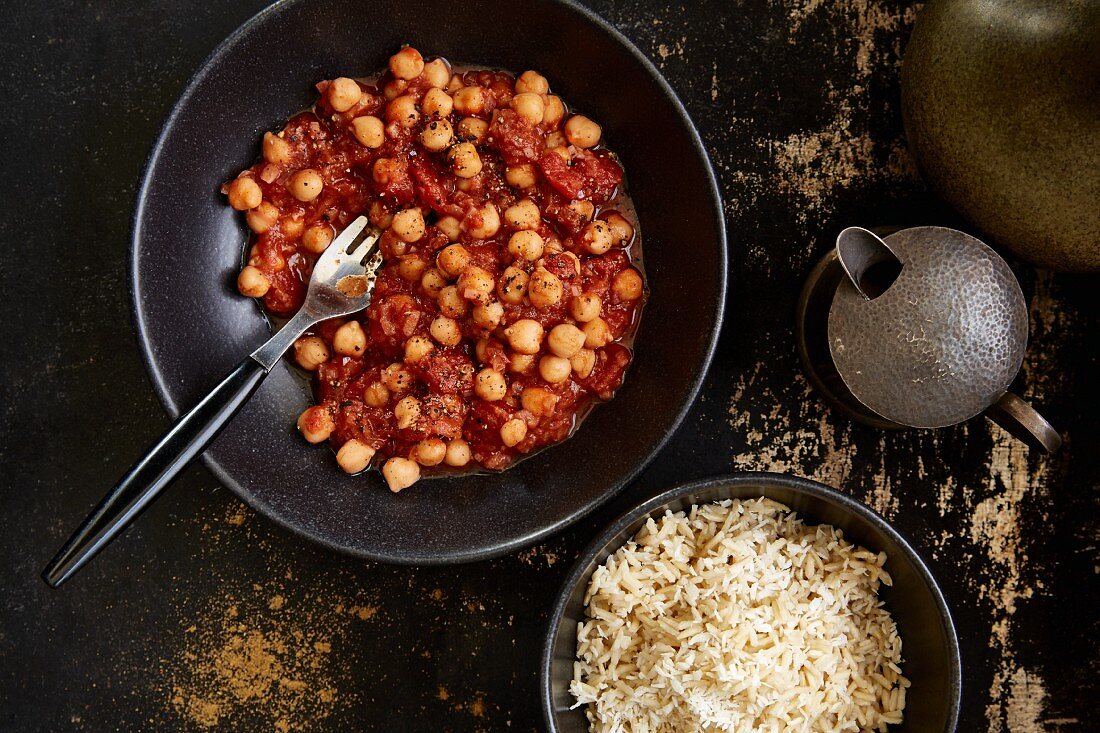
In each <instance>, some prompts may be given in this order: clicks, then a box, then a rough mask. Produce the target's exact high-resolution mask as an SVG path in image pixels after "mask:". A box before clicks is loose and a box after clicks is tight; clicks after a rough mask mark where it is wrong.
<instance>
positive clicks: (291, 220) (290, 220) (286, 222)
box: [282, 213, 306, 241]
mask: <svg viewBox="0 0 1100 733" xmlns="http://www.w3.org/2000/svg"><path fill="white" fill-rule="evenodd" d="M305 226H306V223H305V217H303V216H302V215H301V214H299V213H294V214H291V215H290V216H288V217H286V218H285V219H283V223H282V230H283V235H284V236H285V237H286V239H287V240H288V241H293V240H294V239H297V238H298V237H300V236H302V230H303V229H304V228H305Z"/></svg>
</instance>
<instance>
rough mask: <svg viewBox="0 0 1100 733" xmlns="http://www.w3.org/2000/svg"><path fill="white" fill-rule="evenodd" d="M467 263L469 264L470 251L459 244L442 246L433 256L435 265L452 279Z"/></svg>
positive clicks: (460, 272) (459, 273)
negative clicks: (434, 256)
mask: <svg viewBox="0 0 1100 733" xmlns="http://www.w3.org/2000/svg"><path fill="white" fill-rule="evenodd" d="M468 264H470V252H469V250H467V249H466V248H465V247H463V246H462V245H461V244H451V245H448V246H446V247H444V248H443V249H441V250H440V251H439V254H438V255H436V258H435V265H436V267H438V268H439V270H440V272H442V273H443V274H444V275H446V276H447V277H448V278H450V279H452V280H453V279H454V278H456V277H458V276H459V275H461V274H462V271H463V270H464V269H465V268H466V265H468Z"/></svg>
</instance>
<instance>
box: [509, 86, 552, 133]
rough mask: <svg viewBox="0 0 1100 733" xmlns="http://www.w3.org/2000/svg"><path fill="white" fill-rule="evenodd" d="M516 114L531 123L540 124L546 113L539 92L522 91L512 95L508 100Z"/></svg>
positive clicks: (544, 104)
mask: <svg viewBox="0 0 1100 733" xmlns="http://www.w3.org/2000/svg"><path fill="white" fill-rule="evenodd" d="M509 104H510V105H511V107H512V109H514V110H515V111H516V114H517V115H519V116H520V117H521V118H523V119H524V120H526V121H527V122H529V123H530V124H532V125H541V124H542V120H543V117H544V116H545V114H546V103H545V102H543V101H542V95H541V94H534V93H532V92H524V93H523V94H517V95H516V96H514V97H512V101H511V102H509Z"/></svg>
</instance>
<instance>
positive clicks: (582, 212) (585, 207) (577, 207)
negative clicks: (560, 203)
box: [569, 201, 596, 221]
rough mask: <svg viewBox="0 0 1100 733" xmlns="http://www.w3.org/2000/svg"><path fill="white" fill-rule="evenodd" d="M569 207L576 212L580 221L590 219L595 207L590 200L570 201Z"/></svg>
mask: <svg viewBox="0 0 1100 733" xmlns="http://www.w3.org/2000/svg"><path fill="white" fill-rule="evenodd" d="M569 208H570V209H572V210H573V211H575V212H577V215H578V216H579V217H580V218H581V221H592V217H593V216H595V215H596V207H595V206H593V205H592V202H591V201H570V202H569Z"/></svg>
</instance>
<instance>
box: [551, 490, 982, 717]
mask: <svg viewBox="0 0 1100 733" xmlns="http://www.w3.org/2000/svg"><path fill="white" fill-rule="evenodd" d="M761 496H764V497H767V498H769V499H774V500H775V501H778V502H781V503H783V504H785V505H786V506H787V507H789V508H790V509H791V510H792V511H794V512H797V513H798V515H799V516H800V517H801V518H802V519H803V520H804V521H805V522H806V523H807V524H831V525H833V526H834V527H837V528H839V529H841V530H843V531H844V537H845V539H847V540H848V541H850V542H853V543H855V544H858V545H861V546H862V547H865V548H867V549H869V550H872V551H874V552H885V553H886V570H887V572H889V573H890V575H891V577H892V578H893V581H894V584H893V586H885V585H884V586H882V587H881V588H880V590H879V597H880V598H882V600H883V603H884V604H885V607H886V609H887V610H888V611H889V612H890V614H891V615H892V616H893V618H894V621H895V622H896V623H897V628H898V635H899V636H900V637H901V641H902V657H903V659H904V661H903V662H902V665H901V668H902V673H903V674H904V675H905V676H906V677H907V678H909V680H910V682H912V687H910V688H909V690H908V691H907V694H906V706H905V719H904V721H903V722H902V723H901V724H900V725H897V726H890V731H891V733H916V732H917V731H919V732H920V733H940V732H941V731H942V732H943V733H951V731H954V730H955V724H956V721H957V720H958V715H959V702H960V697H961V690H962V671H961V664H960V661H959V642H958V639H957V637H956V635H955V627H954V624H953V622H952V620H951V613H950V611H949V610H948V608H947V604H946V603H945V602H944V599H943V595H942V594H941V593H940V589H939V587H938V586H937V585H936V581H935V579H934V578H933V577H932V574H931V573H930V572H929V571H928V568H927V567H926V566H925V564H924V562H923V561H922V560H921V558H920V556H919V555H917V553H916V551H915V550H914V549H913V548H912V547H911V546H910V545H909V543H908V542H907V541H906V540H905V538H903V537H902V536H901V535H900V534H898V533H897V531H896V530H894V529H893V528H892V527H891V526H890V525H889V524H888V523H887V522H886V520H884V519H883V518H882V517H880V516H879V515H877V514H875V513H874V512H873V511H871V510H870V509H868V508H867V507H865V506H864V505H863V504H860V503H859V502H857V501H855V500H854V499H852V498H850V497H847V496H844V495H843V494H841V493H839V492H837V491H835V490H834V489H830V488H829V487H827V486H825V485H823V484H819V483H817V482H815V481H810V480H808V479H802V478H796V477H793V476H787V475H784V474H777V473H738V474H732V475H729V476H719V477H715V478H710V479H704V480H701V481H696V482H693V483H690V484H685V485H682V486H678V487H676V488H673V489H669V490H668V491H665V492H664V493H662V494H660V495H658V496H655V497H653V498H652V499H650V500H649V501H646V502H645V503H643V504H640V505H639V506H637V507H636V508H634V509H632V510H630V511H629V512H627V513H626V514H624V515H623V516H621V517H620V518H619V519H617V520H616V521H615V522H614V523H613V524H611V526H609V527H608V528H607V529H605V530H604V531H603V532H602V533H601V534H600V535H599V536H598V537H597V538H596V539H595V540H594V541H593V542H592V544H590V545H589V546H588V548H587V549H586V550H585V551H584V553H583V554H582V555H581V556H580V559H578V560H577V562H576V564H575V565H574V566H573V569H572V571H571V572H570V574H569V577H568V578H567V579H566V581H565V583H564V585H563V586H562V590H561V592H560V594H559V596H558V600H557V603H556V604H555V606H554V610H553V612H552V614H551V617H550V627H549V629H548V631H547V635H546V642H545V647H544V649H543V656H542V667H541V674H542V685H541V688H542V705H543V714H544V717H545V720H546V724H547V727H548V728H549V730H550V731H551V733H582V732H583V731H587V730H588V721H587V719H586V717H585V714H584V710H583V708H576V709H573V710H571V709H570V707H571V706H572V705H573V704H574V703H575V702H576V701H575V700H574V698H573V696H572V695H571V694H570V693H569V682H570V680H572V678H573V662H574V660H575V659H576V653H577V624H578V623H580V622H582V621H583V620H584V594H585V591H586V590H587V588H588V583H589V581H590V579H591V577H592V573H593V572H594V571H595V569H596V567H597V566H599V565H601V564H603V563H604V561H606V560H607V558H608V556H609V555H611V554H612V553H614V552H615V551H616V550H618V549H619V548H620V547H621V546H622V545H623V544H624V543H625V542H626V541H627V540H629V539H630V538H631V537H633V536H634V534H635V533H637V531H638V530H639V529H641V527H642V525H644V524H645V521H646V519H647V518H649V517H651V516H653V517H659V516H661V515H663V514H664V513H665V510H671V511H674V512H676V511H681V510H686V509H689V508H690V507H691V506H692V505H693V504H706V503H709V502H714V501H720V500H722V499H747V498H757V497H761Z"/></svg>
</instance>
